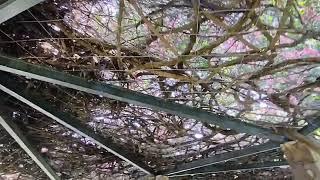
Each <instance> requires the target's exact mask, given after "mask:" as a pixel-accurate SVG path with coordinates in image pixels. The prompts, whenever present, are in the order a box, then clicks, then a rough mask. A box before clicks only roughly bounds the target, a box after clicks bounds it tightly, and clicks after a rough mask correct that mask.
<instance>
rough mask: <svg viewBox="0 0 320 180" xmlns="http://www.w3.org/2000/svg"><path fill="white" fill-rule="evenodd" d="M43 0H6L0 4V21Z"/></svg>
mask: <svg viewBox="0 0 320 180" xmlns="http://www.w3.org/2000/svg"><path fill="white" fill-rule="evenodd" d="M42 1H44V0H7V1H6V2H4V3H2V4H0V23H3V22H5V21H7V20H8V19H10V18H12V17H14V16H16V15H17V14H20V13H21V12H23V11H25V10H27V9H29V8H31V7H32V6H34V5H36V4H38V3H40V2H42Z"/></svg>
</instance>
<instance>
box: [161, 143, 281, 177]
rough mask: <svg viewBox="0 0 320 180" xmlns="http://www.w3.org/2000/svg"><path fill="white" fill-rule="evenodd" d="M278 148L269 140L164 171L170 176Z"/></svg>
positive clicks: (277, 145)
mask: <svg viewBox="0 0 320 180" xmlns="http://www.w3.org/2000/svg"><path fill="white" fill-rule="evenodd" d="M278 148H279V144H277V143H272V142H267V143H264V144H261V145H257V146H251V147H248V148H245V149H241V150H236V151H231V152H228V153H223V154H218V155H215V156H212V157H208V158H205V159H198V160H196V161H191V162H189V163H185V164H181V165H179V166H177V167H176V168H175V169H174V170H171V171H168V172H164V174H166V175H168V176H170V175H173V174H178V173H182V172H186V171H190V170H193V169H198V168H203V167H205V166H210V165H213V164H217V163H222V162H226V161H229V160H233V159H237V158H240V157H245V156H250V155H255V154H258V153H262V152H266V151H270V150H274V149H278Z"/></svg>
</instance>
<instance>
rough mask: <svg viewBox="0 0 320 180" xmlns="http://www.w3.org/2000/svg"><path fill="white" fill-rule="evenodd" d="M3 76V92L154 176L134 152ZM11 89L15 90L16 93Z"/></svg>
mask: <svg viewBox="0 0 320 180" xmlns="http://www.w3.org/2000/svg"><path fill="white" fill-rule="evenodd" d="M1 76H2V79H0V90H2V91H3V92H5V93H7V94H9V95H10V96H12V97H14V98H16V99H17V100H19V101H21V102H23V103H25V104H27V105H29V106H30V107H32V108H34V109H36V110H38V111H39V112H41V113H43V114H44V115H46V116H48V117H49V118H51V119H53V120H55V121H56V122H58V123H60V124H61V125H63V126H65V127H66V128H68V129H70V130H72V131H74V132H76V133H78V134H79V135H81V136H83V137H85V138H87V139H89V140H91V141H92V142H94V143H95V144H97V145H98V146H100V147H102V148H104V149H105V150H107V151H108V152H111V153H112V154H114V155H116V156H118V157H119V158H121V159H122V160H124V161H126V162H128V163H130V164H131V165H133V166H135V167H137V168H138V169H140V170H141V171H143V172H145V173H146V174H149V175H150V174H153V170H152V169H151V168H150V167H149V166H147V165H146V164H145V163H144V162H143V161H141V158H139V156H137V154H134V153H133V152H131V151H128V150H126V149H125V147H123V146H120V145H118V144H116V143H115V142H114V141H113V140H112V139H111V138H106V137H103V136H101V135H99V134H97V133H95V132H94V130H92V129H90V128H89V127H86V126H85V125H82V124H81V121H80V120H78V119H75V118H74V117H73V116H71V115H69V114H67V113H64V112H61V111H57V110H56V108H55V107H52V106H51V105H50V104H49V103H48V102H46V101H43V100H41V99H42V98H41V97H39V96H35V95H34V94H31V93H28V92H25V91H24V89H21V88H19V86H18V85H17V84H16V83H14V82H12V81H11V82H10V81H8V82H7V83H4V81H6V80H5V79H7V78H3V77H6V76H4V75H3V74H1ZM4 85H5V86H4ZM9 88H11V89H14V91H13V90H11V89H9Z"/></svg>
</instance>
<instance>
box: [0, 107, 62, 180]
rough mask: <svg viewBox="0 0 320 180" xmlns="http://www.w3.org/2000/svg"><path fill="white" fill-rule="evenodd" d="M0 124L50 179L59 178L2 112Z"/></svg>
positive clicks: (57, 179) (56, 179) (55, 179)
mask: <svg viewBox="0 0 320 180" xmlns="http://www.w3.org/2000/svg"><path fill="white" fill-rule="evenodd" d="M0 124H1V125H2V127H3V128H4V129H5V130H6V131H7V132H8V133H9V134H10V136H11V137H12V138H13V139H14V140H15V141H16V142H17V143H18V144H19V146H20V147H21V148H22V149H23V150H24V151H25V152H26V153H27V154H28V155H29V156H30V157H31V159H32V160H33V161H34V162H35V163H36V164H37V165H38V166H39V167H40V168H41V169H42V170H43V172H45V173H46V174H47V176H48V177H49V178H50V179H51V180H59V179H60V177H59V176H57V175H56V173H55V172H54V171H53V170H52V168H51V167H50V165H49V164H48V163H47V162H46V161H45V159H44V158H43V157H42V156H41V155H40V154H39V153H38V152H37V151H36V150H35V148H34V147H32V145H31V143H30V142H28V140H27V138H26V137H25V136H24V135H23V134H22V132H21V131H20V130H19V128H18V127H17V126H16V125H15V124H14V123H13V122H12V120H11V119H10V118H9V117H8V116H6V115H4V113H1V115H0Z"/></svg>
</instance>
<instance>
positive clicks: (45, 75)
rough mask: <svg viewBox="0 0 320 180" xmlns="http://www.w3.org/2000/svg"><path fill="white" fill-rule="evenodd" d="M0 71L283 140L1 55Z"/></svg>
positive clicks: (260, 129) (231, 120) (246, 125)
mask: <svg viewBox="0 0 320 180" xmlns="http://www.w3.org/2000/svg"><path fill="white" fill-rule="evenodd" d="M0 71H5V72H9V73H13V74H17V75H22V76H26V77H27V78H32V79H37V80H40V81H45V82H49V83H53V84H57V85H61V86H64V87H68V88H72V89H75V90H79V91H83V92H87V93H91V94H96V95H100V96H104V97H108V98H111V99H116V100H119V101H124V102H127V103H131V104H135V105H139V106H144V107H148V108H151V109H153V110H156V111H164V112H167V113H171V114H175V115H178V116H180V117H184V118H191V119H195V120H198V121H201V122H205V123H209V124H215V125H218V126H220V127H222V128H225V129H228V128H230V129H234V130H236V131H238V132H242V133H248V134H252V135H258V136H260V137H265V138H268V139H271V140H273V141H278V142H282V141H283V140H284V137H283V136H280V135H277V134H274V132H273V130H271V129H266V128H263V127H260V126H256V125H254V124H250V123H246V122H244V121H241V120H239V119H235V118H233V117H231V116H227V115H222V114H214V113H212V112H208V111H205V110H202V109H198V108H193V107H189V106H186V105H182V104H178V103H174V102H171V101H167V100H164V99H161V98H157V97H153V96H149V95H146V94H143V93H139V92H135V91H131V90H128V89H125V88H122V87H117V86H112V85H107V84H105V83H102V82H95V81H87V80H85V79H82V78H79V77H76V76H72V75H70V74H67V73H64V72H59V71H55V70H53V69H52V68H51V69H49V68H46V67H41V66H37V65H33V64H29V63H26V62H24V61H22V60H18V59H16V58H12V57H7V56H4V55H0Z"/></svg>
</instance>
